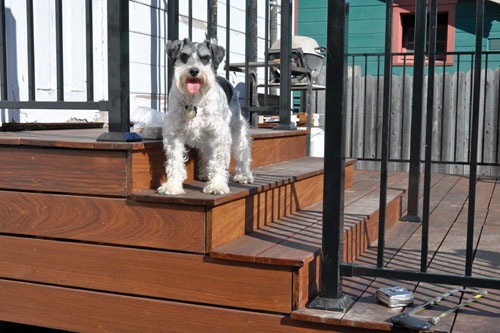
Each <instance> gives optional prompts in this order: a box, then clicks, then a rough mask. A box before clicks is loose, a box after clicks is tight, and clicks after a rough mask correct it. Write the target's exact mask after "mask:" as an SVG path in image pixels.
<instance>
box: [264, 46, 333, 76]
mask: <svg viewBox="0 0 500 333" xmlns="http://www.w3.org/2000/svg"><path fill="white" fill-rule="evenodd" d="M280 46H281V43H280V40H277V41H275V42H274V43H273V44H272V45H271V48H270V49H269V56H268V61H269V62H280V59H281V55H280ZM291 51H292V58H291V61H292V69H291V71H292V74H291V75H292V83H297V82H307V81H308V80H311V81H312V80H314V79H315V78H316V77H318V75H319V74H320V73H321V68H322V67H323V59H324V56H323V55H322V54H321V52H322V51H324V48H322V47H320V46H319V45H318V43H317V42H316V41H315V40H314V39H312V38H310V37H305V36H293V37H292V50H291ZM304 69H305V70H306V71H304ZM271 72H272V74H273V77H274V80H273V82H279V78H280V73H279V67H271Z"/></svg>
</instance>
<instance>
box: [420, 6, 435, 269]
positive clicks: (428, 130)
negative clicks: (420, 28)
mask: <svg viewBox="0 0 500 333" xmlns="http://www.w3.org/2000/svg"><path fill="white" fill-rule="evenodd" d="M436 1H437V0H431V1H430V8H429V65H428V79H427V114H426V124H425V166H424V198H423V208H422V240H421V241H422V242H421V252H420V271H421V272H426V271H427V255H428V251H429V215H430V195H431V178H432V175H431V166H432V165H431V159H432V120H433V115H434V112H433V110H434V74H435V65H436V30H437V2H436Z"/></svg>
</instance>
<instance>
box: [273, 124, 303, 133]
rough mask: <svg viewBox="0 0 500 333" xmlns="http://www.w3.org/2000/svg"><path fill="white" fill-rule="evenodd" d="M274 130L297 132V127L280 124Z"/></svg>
mask: <svg viewBox="0 0 500 333" xmlns="http://www.w3.org/2000/svg"><path fill="white" fill-rule="evenodd" d="M273 130H277V131H295V130H297V126H295V125H292V124H288V125H283V124H279V125H277V126H274V127H273Z"/></svg>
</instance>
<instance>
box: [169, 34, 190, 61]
mask: <svg viewBox="0 0 500 333" xmlns="http://www.w3.org/2000/svg"><path fill="white" fill-rule="evenodd" d="M186 42H189V40H188V39H187V38H185V39H184V40H173V41H172V40H169V41H167V45H166V50H167V55H168V57H169V58H170V60H171V61H172V63H174V62H175V61H176V60H177V56H178V55H179V51H180V50H181V48H182V46H183V45H184V44H185V43H186Z"/></svg>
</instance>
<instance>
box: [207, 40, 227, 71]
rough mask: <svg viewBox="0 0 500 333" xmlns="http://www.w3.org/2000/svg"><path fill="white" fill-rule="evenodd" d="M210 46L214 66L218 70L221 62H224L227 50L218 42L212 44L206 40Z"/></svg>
mask: <svg viewBox="0 0 500 333" xmlns="http://www.w3.org/2000/svg"><path fill="white" fill-rule="evenodd" d="M206 43H207V46H208V48H209V49H210V53H212V67H213V69H214V70H217V68H219V64H220V63H221V62H222V60H223V59H224V56H225V55H226V50H225V49H224V48H223V47H222V46H219V45H217V44H212V43H210V42H209V41H207V42H206Z"/></svg>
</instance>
